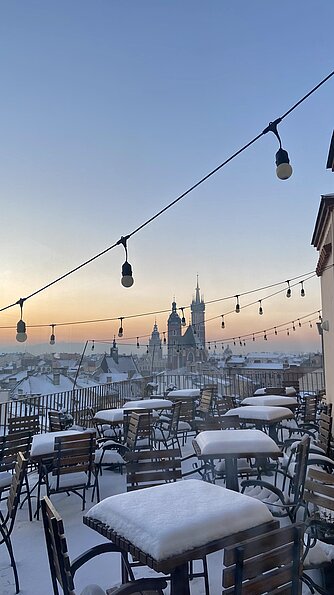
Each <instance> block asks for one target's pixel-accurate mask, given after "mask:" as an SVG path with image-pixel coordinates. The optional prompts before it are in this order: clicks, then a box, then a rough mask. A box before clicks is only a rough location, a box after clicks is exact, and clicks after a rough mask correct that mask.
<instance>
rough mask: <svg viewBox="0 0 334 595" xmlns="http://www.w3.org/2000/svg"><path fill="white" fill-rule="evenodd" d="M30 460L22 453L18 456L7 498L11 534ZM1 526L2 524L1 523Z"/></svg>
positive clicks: (8, 528)
mask: <svg viewBox="0 0 334 595" xmlns="http://www.w3.org/2000/svg"><path fill="white" fill-rule="evenodd" d="M27 464H28V459H26V458H25V457H24V456H23V454H22V453H21V452H19V453H18V454H17V460H16V464H15V469H14V473H13V477H12V483H11V486H10V489H9V494H8V498H7V519H11V524H10V527H8V526H7V530H8V532H9V533H10V532H11V529H12V527H13V524H14V521H15V517H16V512H17V509H18V505H19V502H20V494H21V488H22V483H23V481H24V477H25V473H26V469H27ZM0 524H1V523H0Z"/></svg>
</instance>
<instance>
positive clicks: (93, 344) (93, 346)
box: [92, 341, 95, 351]
mask: <svg viewBox="0 0 334 595" xmlns="http://www.w3.org/2000/svg"><path fill="white" fill-rule="evenodd" d="M94 349H95V342H94V341H93V342H92V351H94Z"/></svg>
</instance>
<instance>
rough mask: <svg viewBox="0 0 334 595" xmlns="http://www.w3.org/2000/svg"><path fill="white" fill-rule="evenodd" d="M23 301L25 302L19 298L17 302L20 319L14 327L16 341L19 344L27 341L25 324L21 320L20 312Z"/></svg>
mask: <svg viewBox="0 0 334 595" xmlns="http://www.w3.org/2000/svg"><path fill="white" fill-rule="evenodd" d="M24 301H25V299H24V298H20V299H19V301H18V302H17V303H18V305H19V306H20V310H21V318H20V320H19V321H18V323H17V325H16V333H17V334H16V340H17V341H18V342H19V343H24V341H26V340H27V333H26V323H25V322H24V321H23V319H22V316H23V314H22V311H23V304H24Z"/></svg>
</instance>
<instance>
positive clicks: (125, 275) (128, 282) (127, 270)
mask: <svg viewBox="0 0 334 595" xmlns="http://www.w3.org/2000/svg"><path fill="white" fill-rule="evenodd" d="M129 237H130V236H125V237H123V236H122V237H121V239H120V240H119V241H118V243H119V244H122V245H123V247H124V250H125V262H124V263H123V265H122V278H121V284H122V285H123V287H132V285H133V284H134V279H133V276H132V267H131V264H130V263H129V262H128V248H127V241H128V239H129Z"/></svg>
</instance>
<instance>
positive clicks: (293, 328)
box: [292, 320, 296, 331]
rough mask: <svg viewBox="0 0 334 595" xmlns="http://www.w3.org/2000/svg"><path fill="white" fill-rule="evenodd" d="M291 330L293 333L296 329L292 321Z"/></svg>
mask: <svg viewBox="0 0 334 595" xmlns="http://www.w3.org/2000/svg"><path fill="white" fill-rule="evenodd" d="M292 330H293V331H295V330H296V327H295V323H294V320H293V321H292Z"/></svg>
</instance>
